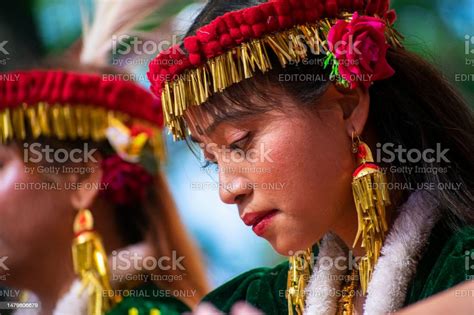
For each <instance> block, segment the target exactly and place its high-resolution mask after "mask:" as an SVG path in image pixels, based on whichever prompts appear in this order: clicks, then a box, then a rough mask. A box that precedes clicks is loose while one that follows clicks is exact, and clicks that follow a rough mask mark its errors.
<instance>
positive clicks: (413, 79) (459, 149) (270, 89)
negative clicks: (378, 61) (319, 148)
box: [186, 0, 474, 229]
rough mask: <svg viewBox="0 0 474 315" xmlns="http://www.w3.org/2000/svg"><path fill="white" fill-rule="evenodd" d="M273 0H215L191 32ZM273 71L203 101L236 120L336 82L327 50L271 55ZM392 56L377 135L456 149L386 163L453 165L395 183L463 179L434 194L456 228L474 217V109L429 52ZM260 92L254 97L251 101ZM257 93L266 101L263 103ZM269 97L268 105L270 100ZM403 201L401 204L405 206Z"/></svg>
mask: <svg viewBox="0 0 474 315" xmlns="http://www.w3.org/2000/svg"><path fill="white" fill-rule="evenodd" d="M263 2H265V1H259V0H246V1H229V0H225V1H223V0H211V1H209V2H208V3H207V5H206V6H205V7H204V9H203V10H202V12H201V13H200V14H199V15H198V17H197V18H196V20H195V21H194V23H193V24H192V26H191V27H190V29H189V31H188V33H187V34H186V36H189V35H193V34H194V33H195V32H196V30H197V29H198V28H200V27H202V26H204V25H206V24H208V23H209V22H211V21H212V20H213V19H215V18H216V17H218V16H220V15H223V14H224V13H226V12H229V11H232V10H238V9H243V8H246V7H249V6H253V5H257V4H259V3H263ZM270 58H271V59H272V60H271V62H272V65H275V66H274V67H273V68H274V69H273V70H270V71H269V72H267V73H266V74H257V75H256V76H255V77H253V78H252V79H250V80H244V81H242V82H240V83H238V84H235V85H233V86H231V87H229V88H227V89H226V90H224V91H223V92H222V93H218V94H215V95H213V96H212V97H211V98H210V99H209V101H208V102H206V103H204V104H202V105H201V107H202V110H204V111H206V112H208V113H210V114H211V115H212V116H213V117H215V118H219V119H233V118H238V117H239V116H242V115H247V114H255V113H260V112H265V111H268V110H270V109H278V106H281V105H279V104H280V103H281V101H280V100H281V98H280V95H275V91H277V92H276V93H277V94H278V93H279V92H282V93H284V94H285V95H286V96H289V97H290V98H291V99H293V100H295V101H296V103H298V104H301V105H302V107H303V108H304V107H307V106H308V105H309V104H314V103H315V101H316V100H318V98H319V97H320V96H321V95H322V94H323V93H324V91H325V90H326V89H327V87H328V86H329V85H330V84H331V83H330V81H329V80H328V77H329V70H330V69H327V70H326V69H323V67H322V64H323V63H322V60H323V58H324V55H319V56H314V55H313V56H311V57H310V60H311V62H308V63H311V64H312V65H301V64H300V65H290V66H287V67H286V68H282V67H280V66H276V65H278V59H276V57H275V56H272V55H270ZM387 60H388V63H389V64H390V66H391V67H392V68H393V69H394V70H395V75H394V76H392V77H391V78H389V79H387V80H383V81H378V82H375V83H374V85H373V86H371V87H370V89H369V93H370V102H371V106H370V113H369V120H368V122H367V123H368V125H369V126H371V127H372V128H373V129H374V131H375V134H376V137H377V139H376V140H377V141H378V142H379V143H393V144H394V145H395V146H398V145H401V146H402V147H403V148H406V149H418V150H421V151H423V150H426V149H433V148H435V147H436V146H437V144H439V145H440V146H441V147H442V149H443V150H444V149H449V151H448V153H447V155H446V157H447V158H448V159H449V161H450V163H447V164H442V163H437V162H427V161H423V159H421V160H420V161H419V162H417V163H411V162H410V163H402V162H401V161H399V160H397V159H396V160H395V161H394V162H392V163H390V164H389V165H383V166H395V167H400V166H410V167H415V166H417V167H419V168H430V169H433V168H439V167H443V168H444V167H447V172H446V173H430V172H418V173H417V172H412V173H410V174H407V173H402V174H396V175H395V176H393V178H391V180H392V182H397V183H401V184H403V185H406V186H408V185H409V186H408V187H412V188H417V187H418V185H422V184H430V185H434V187H436V188H437V187H439V185H444V184H449V183H457V184H459V185H460V188H459V189H434V190H433V191H431V193H432V196H433V198H436V199H437V200H438V201H439V208H440V209H441V211H442V212H443V215H444V219H445V222H447V223H448V225H449V227H451V228H453V229H455V228H457V227H459V226H460V225H463V224H466V223H467V224H473V223H474V212H473V211H472V204H473V202H474V197H473V182H474V161H473V159H472V152H474V142H473V139H474V137H473V136H474V119H473V112H472V110H471V108H469V106H468V105H467V104H466V103H465V101H464V100H463V99H462V98H461V97H460V95H459V93H458V92H457V91H455V89H454V88H453V87H452V86H451V85H450V84H449V83H448V82H447V81H446V79H445V78H443V76H442V75H441V74H440V73H439V72H438V71H437V70H436V69H435V68H434V67H432V66H431V65H430V64H429V63H427V62H426V61H424V60H423V59H422V58H420V57H418V56H416V55H415V54H413V53H410V52H408V51H406V50H404V49H394V48H390V49H389V50H388V52H387ZM282 74H283V75H286V74H314V75H318V76H317V78H320V79H319V80H292V81H291V82H288V81H287V82H281V80H279V76H280V75H282ZM249 95H252V101H249V97H248V96H249ZM254 97H256V98H257V100H258V98H261V99H262V100H265V102H258V103H259V105H258V106H256V105H255V103H256V102H255V101H253V100H254ZM260 103H263V104H267V105H262V104H260ZM409 193H410V192H409V191H405V192H404V193H403V194H402V196H400V198H398V204H400V203H401V202H403V201H404V200H406V198H407V197H408V195H409ZM398 204H396V205H395V206H397V205H398Z"/></svg>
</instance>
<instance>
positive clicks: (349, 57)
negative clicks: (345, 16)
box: [326, 12, 395, 89]
mask: <svg viewBox="0 0 474 315" xmlns="http://www.w3.org/2000/svg"><path fill="white" fill-rule="evenodd" d="M327 42H328V46H329V52H328V57H326V58H327V59H326V64H328V63H329V62H330V61H332V62H333V71H332V72H331V76H333V77H334V76H338V77H339V80H340V81H341V82H342V83H343V84H345V85H349V86H350V88H351V89H353V88H356V87H357V86H359V85H362V86H363V87H365V88H368V87H369V86H370V85H371V84H372V82H374V81H378V80H384V79H387V78H389V77H391V76H392V75H393V74H394V73H395V71H394V70H393V69H392V67H390V65H389V64H388V62H387V59H386V54H387V49H388V47H389V45H388V43H387V41H386V38H385V22H384V21H383V20H382V19H380V18H377V17H370V16H359V15H358V13H357V12H356V13H354V15H353V16H352V20H351V21H350V22H347V21H345V20H339V21H337V23H336V24H335V25H334V26H333V27H332V28H331V29H330V30H329V33H328V36H327Z"/></svg>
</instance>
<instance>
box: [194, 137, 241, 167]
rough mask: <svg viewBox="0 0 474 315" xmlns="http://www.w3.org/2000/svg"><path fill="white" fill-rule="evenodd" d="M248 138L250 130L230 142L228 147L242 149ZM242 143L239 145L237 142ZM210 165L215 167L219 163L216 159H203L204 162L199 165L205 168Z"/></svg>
mask: <svg viewBox="0 0 474 315" xmlns="http://www.w3.org/2000/svg"><path fill="white" fill-rule="evenodd" d="M249 139H250V132H249V133H247V134H246V135H245V136H243V137H242V138H240V139H239V140H237V141H234V142H232V143H231V144H230V145H229V146H228V147H229V149H230V150H232V151H235V150H244V149H245V146H246V145H247V144H248V141H249ZM242 143H243V144H244V145H240V146H239V145H238V144H242ZM211 166H215V167H216V168H218V167H219V165H218V163H217V162H216V161H213V160H208V159H205V161H204V164H203V165H201V168H203V169H206V168H209V167H211Z"/></svg>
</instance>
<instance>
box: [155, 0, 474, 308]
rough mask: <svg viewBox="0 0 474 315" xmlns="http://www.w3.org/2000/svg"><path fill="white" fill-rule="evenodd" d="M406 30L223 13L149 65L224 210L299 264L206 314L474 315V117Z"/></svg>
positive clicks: (299, 9) (233, 7) (359, 21)
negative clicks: (244, 310) (407, 41)
mask: <svg viewBox="0 0 474 315" xmlns="http://www.w3.org/2000/svg"><path fill="white" fill-rule="evenodd" d="M395 19H396V14H395V12H394V11H393V10H390V9H389V1H387V0H367V1H364V0H350V1H342V0H305V1H303V0H301V1H298V0H295V1H290V0H273V1H259V0H246V1H219V0H211V1H208V3H207V5H206V6H205V7H204V9H203V10H202V11H201V13H200V14H199V16H198V17H197V18H196V19H195V20H194V23H193V24H192V26H191V28H190V29H189V31H188V32H187V34H186V36H185V37H184V40H183V43H182V44H181V45H177V46H175V47H171V48H170V49H168V50H167V51H164V52H162V53H161V54H159V55H158V56H157V58H156V59H155V60H154V61H152V62H151V63H150V66H149V73H148V75H149V79H150V81H151V83H152V90H153V91H154V93H155V94H156V95H157V97H160V98H161V100H162V105H163V110H164V111H165V120H166V125H167V127H168V128H169V129H170V130H171V132H172V133H173V135H174V136H175V139H178V140H182V139H186V140H188V141H192V142H195V143H198V144H199V146H200V148H201V149H202V152H203V155H204V157H205V159H206V160H207V164H210V165H212V164H215V165H216V166H217V168H218V174H219V189H220V190H219V193H220V198H221V199H222V201H223V202H224V203H227V204H236V205H237V206H238V210H239V215H240V217H241V218H242V220H243V222H244V223H245V224H246V225H248V226H250V227H251V228H252V230H253V231H254V232H255V233H256V234H257V235H259V236H261V237H263V238H265V239H266V240H267V241H268V242H269V243H270V244H271V245H272V247H273V248H274V250H275V251H276V252H278V253H279V254H281V255H285V256H289V261H287V262H284V263H282V264H280V265H278V266H276V267H274V268H259V269H255V270H251V271H248V272H246V273H244V274H242V275H240V276H238V277H236V278H234V279H232V280H230V281H229V282H227V283H226V284H224V285H222V286H221V287H219V288H217V289H216V290H214V291H213V292H211V293H210V294H209V295H208V296H206V298H205V299H204V301H205V302H208V303H212V304H214V305H215V307H216V308H217V309H219V310H220V311H222V312H225V313H228V312H229V311H231V309H232V307H233V305H234V304H235V303H237V302H238V301H246V302H247V303H249V304H251V305H253V306H254V307H256V308H258V309H260V310H261V311H263V312H264V313H265V314H302V313H303V314H331V315H332V314H367V315H374V314H376V315H378V314H388V313H393V312H397V311H400V310H402V309H404V308H405V307H407V306H412V307H411V308H408V309H406V310H403V311H402V313H403V314H426V313H427V312H431V311H433V310H435V309H436V310H437V311H438V312H439V313H447V312H448V311H456V314H469V313H472V296H471V295H470V294H469V292H472V289H473V281H466V280H471V279H473V277H474V274H473V269H474V268H473V267H472V266H471V265H472V262H473V258H472V257H474V254H473V253H474V212H473V209H472V205H473V201H474V197H473V184H474V178H473V174H474V164H473V159H472V152H474V142H473V139H474V137H473V136H474V120H473V113H472V110H471V109H470V108H469V107H468V105H467V104H466V103H465V102H464V100H463V99H462V98H461V97H460V95H459V93H458V92H457V91H455V90H454V89H453V88H452V87H451V86H450V84H449V83H448V82H446V80H445V79H444V78H443V77H442V76H441V75H440V74H439V73H438V71H437V70H435V69H434V68H433V67H432V66H431V65H429V64H428V63H427V62H426V61H424V60H422V59H421V58H419V57H417V56H416V55H414V54H413V53H410V52H408V51H406V50H405V49H404V47H403V37H402V36H401V35H400V34H399V33H398V32H397V31H396V29H395V28H394V22H395ZM386 145H387V146H388V148H386V149H382V148H381V147H382V146H384V147H385V146H386ZM391 148H394V150H396V151H392V149H391ZM397 148H401V149H397ZM375 149H377V154H375ZM371 150H374V151H373V152H374V154H372V152H371ZM387 151H388V152H389V153H390V155H388V156H384V154H386V152H387ZM407 151H409V152H411V153H409V154H406V155H404V154H403V153H406V152H407ZM400 152H401V153H400ZM412 153H413V154H412ZM415 153H418V156H417V155H416V154H415ZM397 154H398V155H397ZM400 154H401V155H400ZM407 155H408V156H407ZM391 157H393V158H391ZM354 262H355V263H354ZM457 284H460V286H458V287H455V286H456V285H457ZM446 290H447V291H446ZM442 291H446V292H444V293H442V294H438V293H440V292H442ZM425 299H427V300H426V301H424V302H421V303H420V304H417V302H419V301H422V300H425ZM413 305H414V306H413ZM205 308H206V309H207V310H208V309H209V308H208V306H205ZM200 311H201V310H200ZM200 311H199V312H200Z"/></svg>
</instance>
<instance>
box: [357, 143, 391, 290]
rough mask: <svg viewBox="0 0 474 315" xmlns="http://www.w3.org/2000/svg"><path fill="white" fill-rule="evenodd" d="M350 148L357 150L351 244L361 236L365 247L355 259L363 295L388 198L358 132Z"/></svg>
mask: <svg viewBox="0 0 474 315" xmlns="http://www.w3.org/2000/svg"><path fill="white" fill-rule="evenodd" d="M352 152H353V153H355V154H357V162H358V164H359V166H358V167H357V169H356V170H355V171H354V173H353V175H352V176H353V179H352V193H353V195H354V203H355V207H356V210H357V218H358V229H357V235H356V237H355V240H354V244H353V245H352V247H355V246H356V245H357V243H358V241H359V238H360V237H361V236H362V240H361V247H363V248H364V249H365V256H364V257H362V258H361V260H360V262H359V277H360V284H361V288H362V293H363V294H364V295H365V294H366V292H367V286H368V284H369V281H370V279H371V276H372V272H373V270H374V266H375V264H376V263H377V260H378V258H379V255H380V250H381V249H382V243H383V240H384V237H385V232H386V231H387V229H388V227H387V221H386V217H385V207H386V206H389V205H390V198H389V194H388V189H387V179H386V177H385V174H384V173H383V172H382V171H381V169H380V167H379V166H377V165H376V164H375V163H374V159H373V157H372V152H371V151H370V148H369V146H368V145H367V144H366V143H364V142H362V141H361V140H360V138H359V136H356V139H354V134H352Z"/></svg>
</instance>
